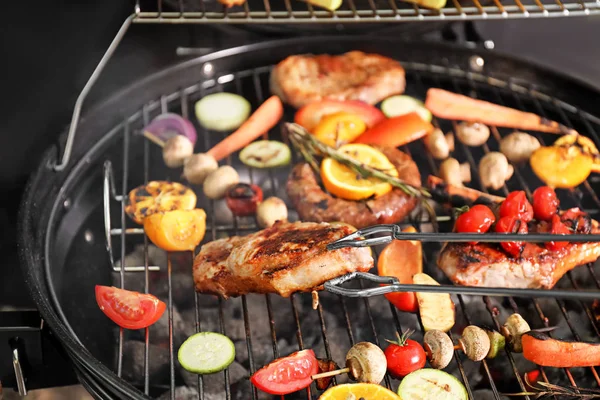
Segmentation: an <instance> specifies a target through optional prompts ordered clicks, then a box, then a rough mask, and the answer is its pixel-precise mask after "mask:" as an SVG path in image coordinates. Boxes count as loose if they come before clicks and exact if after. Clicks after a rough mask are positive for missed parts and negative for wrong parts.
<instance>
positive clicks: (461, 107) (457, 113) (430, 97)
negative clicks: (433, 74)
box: [425, 89, 577, 134]
mask: <svg viewBox="0 0 600 400" xmlns="http://www.w3.org/2000/svg"><path fill="white" fill-rule="evenodd" d="M425 107H427V109H428V110H429V111H431V112H432V114H433V115H435V116H436V117H438V118H443V119H451V120H459V121H469V122H480V123H483V124H486V125H490V126H498V127H504V128H515V129H522V130H530V131H540V132H549V133H559V134H576V133H577V132H576V131H575V130H573V129H569V128H567V127H566V126H564V125H561V124H559V123H557V122H554V121H548V120H547V119H546V118H542V117H540V116H539V115H535V114H532V113H528V112H523V111H519V110H515V109H513V108H509V107H504V106H499V105H497V104H493V103H489V102H487V101H483V100H477V99H473V98H471V97H467V96H463V95H460V94H456V93H452V92H448V91H446V90H442V89H429V90H428V91H427V98H426V99H425Z"/></svg>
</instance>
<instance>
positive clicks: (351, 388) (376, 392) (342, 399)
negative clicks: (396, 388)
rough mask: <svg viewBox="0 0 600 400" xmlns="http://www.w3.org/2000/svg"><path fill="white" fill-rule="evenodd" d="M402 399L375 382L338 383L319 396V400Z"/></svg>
mask: <svg viewBox="0 0 600 400" xmlns="http://www.w3.org/2000/svg"><path fill="white" fill-rule="evenodd" d="M347 399H365V400H400V397H399V396H398V395H397V394H396V393H394V392H392V391H391V390H389V389H386V388H384V387H383V386H380V385H376V384H374V383H346V384H344V385H337V386H334V387H332V388H330V389H329V390H327V391H326V392H325V393H323V394H322V395H321V397H319V400H347Z"/></svg>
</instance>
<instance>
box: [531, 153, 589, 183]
mask: <svg viewBox="0 0 600 400" xmlns="http://www.w3.org/2000/svg"><path fill="white" fill-rule="evenodd" d="M529 163H530V164H531V168H532V169H533V172H535V174H536V175H537V176H538V178H540V179H541V180H542V181H544V182H545V183H546V184H547V185H548V186H550V187H556V188H565V189H569V188H574V187H575V186H578V185H580V184H581V183H583V182H584V181H585V180H586V179H587V177H588V176H589V175H590V173H591V172H592V167H593V158H592V156H590V155H589V154H585V153H583V152H582V151H581V150H580V149H579V148H577V147H574V146H570V147H558V146H549V147H540V148H539V149H537V150H536V151H535V152H534V153H533V154H532V155H531V158H530V159H529Z"/></svg>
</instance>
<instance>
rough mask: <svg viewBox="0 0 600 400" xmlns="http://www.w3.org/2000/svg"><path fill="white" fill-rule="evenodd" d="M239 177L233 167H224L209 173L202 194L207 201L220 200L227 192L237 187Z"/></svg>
mask: <svg viewBox="0 0 600 400" xmlns="http://www.w3.org/2000/svg"><path fill="white" fill-rule="evenodd" d="M239 181H240V176H239V175H238V173H237V171H236V170H235V169H233V167H231V166H229V165H224V166H222V167H219V168H218V169H216V170H215V171H213V172H211V173H210V174H209V175H208V176H207V177H206V179H205V180H204V194H205V195H206V197H208V198H209V199H214V200H216V199H222V198H223V197H225V194H226V193H227V191H228V190H229V189H230V188H231V187H232V186H235V185H237V183H238V182H239Z"/></svg>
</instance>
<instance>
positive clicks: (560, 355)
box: [521, 331, 600, 368]
mask: <svg viewBox="0 0 600 400" xmlns="http://www.w3.org/2000/svg"><path fill="white" fill-rule="evenodd" d="M521 343H522V345H523V357H525V358H526V359H527V360H529V361H531V362H534V363H536V364H538V365H541V366H543V367H556V368H572V367H594V366H598V365H600V343H585V342H570V341H565V340H557V339H552V338H551V337H549V336H548V335H545V334H543V333H540V332H534V331H529V332H527V333H524V334H523V336H522V337H521Z"/></svg>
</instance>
